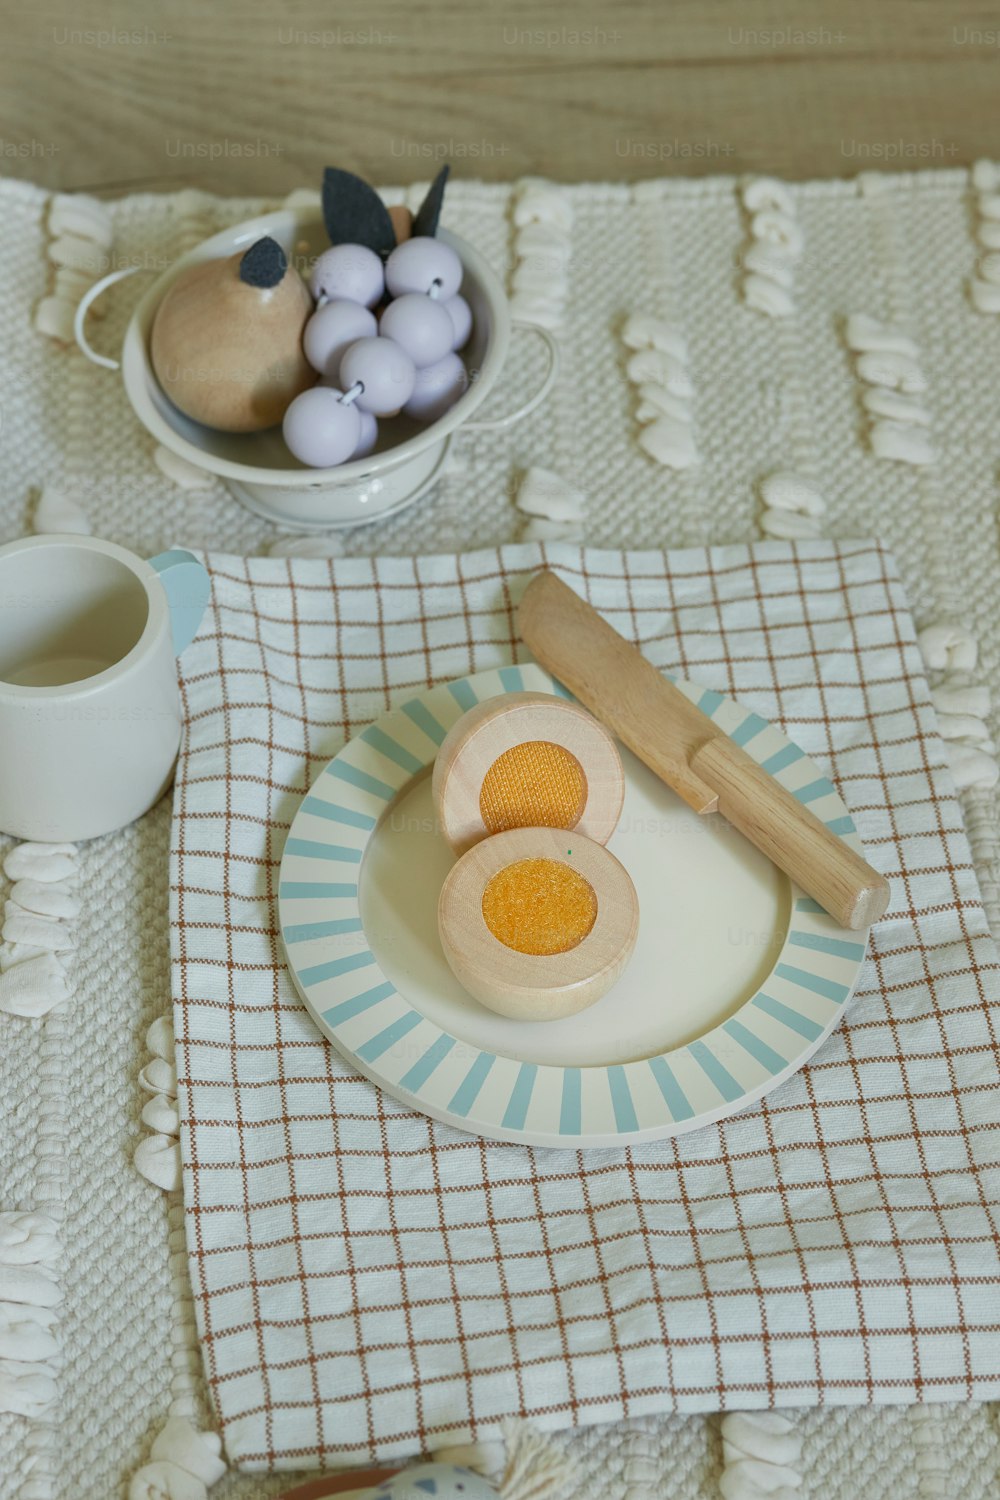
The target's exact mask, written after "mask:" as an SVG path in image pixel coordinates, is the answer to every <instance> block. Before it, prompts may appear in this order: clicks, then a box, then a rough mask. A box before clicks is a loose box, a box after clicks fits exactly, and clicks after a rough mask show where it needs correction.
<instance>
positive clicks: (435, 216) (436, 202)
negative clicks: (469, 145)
mask: <svg viewBox="0 0 1000 1500" xmlns="http://www.w3.org/2000/svg"><path fill="white" fill-rule="evenodd" d="M450 171H451V168H450V167H448V166H443V167H442V168H441V170H440V172H439V173H438V174H437V176H436V177H435V179H434V181H433V182H432V183H431V185H430V187H429V188H428V189H427V197H426V198H425V199H424V201H423V203H421V205H420V207H419V208H418V209H417V212H416V214H415V215H414V217H413V233H414V235H415V236H416V235H418V234H426V235H430V236H431V237H433V236H434V235H435V234H437V227H438V220H439V219H440V217H441V208H442V205H443V204H444V190H445V187H446V186H447V183H448V173H449V172H450Z"/></svg>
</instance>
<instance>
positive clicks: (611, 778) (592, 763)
mask: <svg viewBox="0 0 1000 1500" xmlns="http://www.w3.org/2000/svg"><path fill="white" fill-rule="evenodd" d="M538 742H541V743H542V744H549V745H559V746H561V747H562V748H563V749H565V750H568V751H569V753H570V755H571V756H572V757H573V758H574V759H575V760H576V762H577V766H578V767H579V770H580V772H582V776H581V778H580V779H581V782H582V787H581V790H582V793H583V806H582V809H580V810H579V811H578V813H577V815H576V817H575V820H574V821H573V822H571V823H562V824H561V825H559V826H563V827H572V828H573V830H574V831H575V832H579V833H581V834H583V835H585V836H586V837H587V838H589V839H593V840H594V841H595V842H596V843H598V844H606V843H607V841H608V839H609V838H610V837H611V835H612V834H613V833H614V831H615V829H616V828H617V826H618V819H619V818H620V817H621V811H622V803H623V802H624V800H625V773H624V771H623V769H622V762H621V756H620V755H619V754H618V749H617V746H616V745H615V742H614V740H613V739H612V738H611V736H610V734H609V733H608V731H607V730H606V729H605V727H604V725H603V724H602V723H599V722H598V720H597V719H595V718H594V717H593V715H591V714H588V713H586V712H585V711H584V710H583V709H581V708H578V707H576V706H575V705H574V704H572V703H566V702H565V701H563V700H561V699H559V698H554V697H553V696H552V695H551V694H550V693H510V694H505V695H504V696H503V697H502V698H493V699H490V700H488V701H487V702H485V703H478V704H477V705H476V706H475V708H470V709H469V710H468V712H467V713H464V714H463V715H462V717H461V718H460V719H459V720H458V721H457V723H455V724H453V725H452V727H451V729H450V730H449V731H448V733H447V735H446V736H445V738H444V740H443V742H442V744H441V747H440V749H439V750H438V753H437V756H436V757H435V760H434V771H433V796H434V807H435V813H436V815H437V820H438V823H439V824H440V827H441V832H442V834H443V836H444V837H445V839H447V841H448V843H449V845H450V846H451V848H452V849H453V850H454V851H455V853H456V854H464V852H465V851H466V849H470V848H471V847H472V845H473V844H475V843H478V842H479V840H480V839H482V838H485V837H486V836H487V834H489V833H493V832H496V831H497V829H496V825H495V824H494V825H493V826H492V827H488V826H487V822H486V819H485V818H484V814H483V810H482V800H481V793H482V787H483V782H484V780H485V778H486V776H487V774H488V773H489V771H490V768H491V767H492V766H493V765H494V763H495V762H496V761H497V760H498V759H499V758H500V756H502V755H504V754H505V753H506V752H507V751H509V750H512V749H513V748H514V747H515V746H517V745H522V744H529V743H538ZM512 791H513V793H514V795H513V796H512V798H511V799H510V801H511V804H514V803H516V800H517V796H516V792H517V788H516V783H515V785H514V786H513V787H512ZM539 792H540V788H539V787H538V785H537V784H535V785H534V786H533V787H532V788H531V789H530V791H529V800H530V801H531V802H533V803H534V805H535V814H536V815H535V817H534V819H527V818H524V817H522V818H520V819H519V820H518V824H517V825H515V826H520V825H521V824H522V823H523V822H526V821H534V822H535V823H537V824H543V825H544V826H547V827H553V826H557V823H556V819H555V818H554V817H553V816H552V815H551V814H550V815H549V816H545V817H543V816H540V815H539V809H538V804H539V801H540V800H541V799H540V796H539ZM507 810H508V811H512V810H513V808H512V805H511V806H509V807H508V809H507Z"/></svg>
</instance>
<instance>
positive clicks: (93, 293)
mask: <svg viewBox="0 0 1000 1500" xmlns="http://www.w3.org/2000/svg"><path fill="white" fill-rule="evenodd" d="M149 269H150V268H149V267H148V266H125V267H124V268H123V269H122V270H120V271H109V273H108V275H107V276H102V277H101V279H100V281H95V282H94V284H93V286H92V287H88V288H87V290H86V291H85V292H84V294H83V296H82V297H81V298H80V301H79V303H78V305H77V309H76V314H75V316H74V318H73V337H74V338H75V339H76V347H77V348H78V349H79V350H80V351H81V353H83V354H85V355H86V356H87V358H88V359H89V360H90V363H91V364H92V365H103V366H104V368H105V369H106V370H118V369H120V368H121V364H120V361H119V360H117V359H111V358H110V357H109V356H108V355H107V354H98V352H97V350H96V349H92V348H91V347H90V342H89V340H88V338H87V335H86V333H85V332H84V328H83V325H84V322H85V321H86V317H87V313H88V312H89V311H90V307H91V304H92V303H94V302H96V301H97V299H98V297H99V296H100V295H101V293H102V292H104V291H106V290H107V288H108V287H109V286H114V284H115V282H116V281H124V280H125V278H126V276H134V275H135V273H136V271H146V270H149Z"/></svg>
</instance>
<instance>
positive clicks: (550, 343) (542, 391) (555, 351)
mask: <svg viewBox="0 0 1000 1500" xmlns="http://www.w3.org/2000/svg"><path fill="white" fill-rule="evenodd" d="M511 326H512V327H513V328H514V329H515V330H517V329H522V330H523V331H524V332H525V333H534V334H537V336H538V337H539V338H540V339H541V341H542V343H543V344H544V345H545V348H546V351H547V353H548V357H549V358H548V367H547V369H546V371H545V375H544V377H543V379H542V383H541V385H540V386H539V387H538V390H537V391H535V393H534V394H533V395H531V396H529V397H528V399H527V401H524V402H522V403H521V405H520V406H516V407H515V408H514V410H513V411H509V412H507V414H506V415H505V416H503V417H486V418H484V419H483V420H482V421H479V422H463V423H462V426H461V428H460V431H461V432H500V431H502V430H503V428H505V427H513V425H514V423H515V422H520V421H521V419H522V417H526V416H527V415H528V413H529V412H533V411H534V410H535V408H536V406H541V404H542V402H543V401H544V400H545V398H546V396H547V395H548V394H549V391H550V390H551V389H552V387H553V385H554V384H555V379H556V376H557V375H558V374H559V341H558V339H557V338H556V336H555V334H553V333H550V332H549V330H548V329H547V328H543V327H542V325H541V323H528V322H527V321H525V320H524V319H522V318H515V319H514V320H513V322H512V325H511Z"/></svg>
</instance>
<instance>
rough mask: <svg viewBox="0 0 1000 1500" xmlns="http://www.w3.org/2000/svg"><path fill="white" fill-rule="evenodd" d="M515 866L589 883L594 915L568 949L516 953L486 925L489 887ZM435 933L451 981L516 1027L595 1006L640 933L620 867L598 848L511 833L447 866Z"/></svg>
mask: <svg viewBox="0 0 1000 1500" xmlns="http://www.w3.org/2000/svg"><path fill="white" fill-rule="evenodd" d="M568 843H569V847H567V844H568ZM522 860H552V861H555V863H557V864H562V865H567V866H569V867H570V868H571V869H572V870H574V871H575V872H576V873H577V874H578V875H581V876H582V877H583V879H584V880H585V881H586V882H587V883H588V884H589V886H590V888H591V890H592V891H593V893H594V895H595V896H596V898H597V916H596V919H595V921H594V925H593V927H592V928H591V929H590V931H589V932H588V933H587V935H586V937H584V938H583V940H582V941H581V942H579V943H577V944H576V945H575V946H574V947H570V948H567V949H565V950H564V951H563V952H562V953H547V954H530V953H520V952H517V951H516V950H515V949H513V948H508V947H506V946H505V944H504V943H502V942H500V941H499V940H498V939H497V938H495V937H494V936H493V933H492V932H491V931H490V929H489V927H488V926H487V925H486V921H485V918H484V916H483V893H484V891H485V889H486V887H487V885H488V883H489V881H490V880H491V879H492V877H493V876H494V875H496V874H497V873H498V871H500V870H503V869H506V868H507V867H508V866H509V865H513V864H517V863H519V862H520V861H522ZM438 933H439V936H440V939H441V947H442V949H443V951H444V955H445V957H446V958H447V960H448V963H449V964H450V965H451V968H452V970H453V971H454V974H455V976H456V978H457V979H458V980H459V982H460V983H461V984H463V985H464V986H465V988H466V989H467V990H468V991H469V993H470V995H473V996H475V998H476V999H477V1000H478V1001H480V1003H481V1004H483V1005H485V1006H488V1007H489V1009H490V1010H495V1011H497V1012H499V1014H500V1015H503V1016H512V1017H513V1018H514V1019H515V1020H521V1021H555V1020H559V1019H560V1018H561V1017H563V1016H572V1015H575V1014H576V1013H577V1012H578V1011H581V1010H585V1009H586V1008H587V1006H590V1005H593V1004H595V1003H596V1001H598V1000H600V998H601V996H602V995H606V994H607V992H608V990H610V988H611V986H612V985H613V984H615V983H616V982H617V980H618V979H619V978H620V977H621V975H622V973H623V972H624V969H625V966H626V964H627V963H628V961H629V959H630V958H631V956H632V950H633V949H634V947H635V941H636V938H637V936H638V933H639V898H638V896H637V895H636V892H635V886H634V885H633V884H632V881H631V878H630V877H629V875H628V872H627V871H626V870H625V868H624V866H623V865H621V864H620V863H619V861H618V860H617V859H615V857H614V855H613V854H611V853H609V852H608V850H607V849H605V848H604V846H603V845H602V844H595V843H594V842H593V841H592V840H591V839H587V838H583V837H582V836H581V835H580V833H579V832H574V833H572V834H566V833H565V832H563V831H562V830H560V829H554V828H511V829H508V831H507V832H506V833H497V834H494V835H493V837H492V838H488V839H482V840H481V841H480V842H479V843H478V844H476V845H475V846H474V847H473V848H471V849H470V850H469V851H468V852H467V853H466V854H464V855H463V856H462V858H461V859H460V860H459V861H458V863H457V864H456V865H454V867H453V868H452V870H451V872H450V873H449V875H448V878H447V880H446V881H445V883H444V885H443V886H442V887H441V896H440V899H439V901H438Z"/></svg>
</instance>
